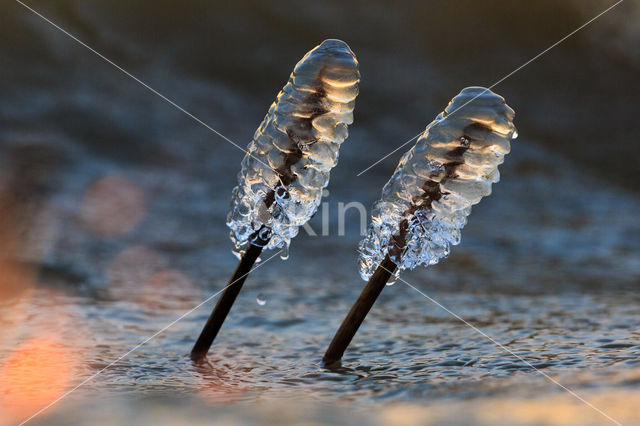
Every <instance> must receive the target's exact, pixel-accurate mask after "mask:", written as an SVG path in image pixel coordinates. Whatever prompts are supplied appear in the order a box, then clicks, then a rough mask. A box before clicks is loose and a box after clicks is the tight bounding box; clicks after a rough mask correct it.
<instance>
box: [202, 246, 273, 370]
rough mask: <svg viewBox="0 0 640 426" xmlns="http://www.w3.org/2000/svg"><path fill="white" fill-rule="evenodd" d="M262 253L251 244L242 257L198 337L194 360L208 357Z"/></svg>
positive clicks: (260, 249)
mask: <svg viewBox="0 0 640 426" xmlns="http://www.w3.org/2000/svg"><path fill="white" fill-rule="evenodd" d="M261 252H262V247H261V246H257V245H253V244H250V245H249V248H247V251H246V252H245V253H244V254H243V255H242V258H241V259H240V263H238V266H237V267H236V270H235V272H234V273H233V276H232V277H231V279H230V280H229V284H228V285H227V288H226V289H225V290H224V292H223V293H222V296H221V297H220V299H219V300H218V303H217V304H216V307H215V308H214V309H213V312H211V315H210V316H209V319H208V320H207V323H206V324H205V326H204V328H203V329H202V332H200V337H198V340H197V341H196V344H195V345H193V349H192V350H191V359H192V360H194V361H199V360H202V359H203V358H204V357H206V356H207V352H208V351H209V348H210V347H211V345H212V344H213V341H214V339H215V338H216V335H217V334H218V331H220V327H222V323H223V322H224V320H225V318H227V315H228V314H229V311H230V310H231V306H233V302H235V300H236V297H238V293H240V290H242V285H243V284H244V281H245V280H246V279H247V276H248V275H249V272H251V268H252V267H253V264H254V263H255V262H256V260H257V259H258V256H260V253H261Z"/></svg>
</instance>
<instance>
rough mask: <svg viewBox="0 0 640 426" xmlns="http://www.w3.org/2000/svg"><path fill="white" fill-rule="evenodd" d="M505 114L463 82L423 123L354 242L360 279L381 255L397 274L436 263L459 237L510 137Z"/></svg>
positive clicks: (503, 107) (497, 101)
mask: <svg viewBox="0 0 640 426" xmlns="http://www.w3.org/2000/svg"><path fill="white" fill-rule="evenodd" d="M474 98H475V99H474ZM472 99H473V100H472ZM467 102H468V104H467ZM465 104H466V105H465ZM513 117H514V111H513V110H512V109H511V108H509V106H507V104H506V103H505V100H504V99H503V98H502V97H501V96H499V95H497V94H495V93H493V92H491V91H490V90H488V89H484V88H482V87H467V88H465V89H463V90H462V91H461V92H460V93H459V94H458V95H457V96H456V97H455V98H453V99H452V100H451V102H450V103H449V105H448V106H447V107H446V109H445V110H444V111H443V112H442V113H440V114H439V115H438V116H437V117H436V119H435V120H434V121H433V122H432V123H431V124H429V125H428V126H427V128H426V130H425V131H424V132H423V133H422V135H421V136H420V137H419V138H418V140H417V141H416V144H415V145H414V146H413V147H412V148H411V149H410V150H409V151H408V152H407V153H406V154H405V155H404V156H403V157H402V159H401V160H400V163H399V164H398V167H397V168H396V170H395V172H394V173H393V175H392V176H391V179H390V180H389V182H387V184H386V185H385V186H384V188H383V190H382V198H381V199H380V200H379V201H377V202H376V203H375V204H374V206H373V210H372V223H371V224H370V226H369V229H368V232H367V235H366V236H365V238H364V239H363V240H362V241H361V242H360V248H359V251H360V258H359V267H360V276H361V277H362V278H363V279H364V280H368V279H369V277H370V276H371V275H372V274H373V272H374V271H375V269H376V268H377V267H378V265H379V264H380V263H381V262H382V260H383V259H384V258H385V257H386V256H387V255H389V257H390V259H391V260H392V261H393V262H394V263H395V264H396V265H398V268H397V270H396V271H395V277H397V276H398V274H399V273H400V272H401V271H402V270H404V269H413V268H415V267H416V266H418V265H432V264H435V263H437V262H438V261H439V260H440V259H441V258H443V257H446V256H448V255H449V251H450V247H451V245H456V244H459V243H460V230H461V229H462V228H463V227H464V225H465V224H466V223H467V216H468V215H469V214H470V213H471V206H472V205H474V204H477V203H478V202H480V199H481V198H482V197H484V196H487V195H489V194H491V184H492V183H496V182H498V180H499V179H500V174H499V172H498V165H499V164H502V162H503V161H504V156H505V155H506V154H508V153H509V150H510V142H511V140H512V139H515V138H516V137H517V133H516V129H515V127H514V125H513Z"/></svg>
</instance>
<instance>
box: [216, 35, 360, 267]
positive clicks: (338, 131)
mask: <svg viewBox="0 0 640 426" xmlns="http://www.w3.org/2000/svg"><path fill="white" fill-rule="evenodd" d="M359 81H360V72H359V71H358V61H357V60H356V57H355V55H354V54H353V52H352V51H351V49H350V48H349V46H348V45H347V44H346V43H344V42H342V41H340V40H325V41H324V42H323V43H322V44H321V45H320V46H317V47H315V48H314V49H313V50H311V51H309V52H308V53H307V54H306V55H305V56H304V57H303V58H302V59H301V60H300V62H298V63H297V64H296V66H295V68H294V70H293V73H292V74H291V76H290V77H289V81H288V82H287V84H286V85H285V86H284V88H283V89H282V91H280V93H279V94H278V96H277V98H276V101H275V102H274V103H273V104H272V105H271V107H270V108H269V112H268V113H267V115H266V116H265V118H264V120H263V121H262V123H261V124H260V127H258V130H256V132H255V135H254V136H253V140H252V141H251V143H249V146H248V149H247V154H246V155H245V157H244V159H243V160H242V169H241V171H240V173H239V174H238V185H237V186H236V187H235V188H234V190H233V197H232V201H231V211H230V212H229V215H228V217H227V226H228V227H229V228H230V229H231V239H232V241H233V243H234V245H235V250H234V253H235V254H236V255H237V256H240V255H241V254H242V253H243V252H244V250H245V249H246V248H247V246H248V245H249V244H254V245H259V246H265V247H266V248H269V249H273V248H284V249H288V247H289V244H290V242H291V239H292V238H293V237H295V236H296V235H297V233H298V227H300V226H302V225H304V224H305V223H306V222H307V221H308V220H309V219H310V218H311V216H313V214H314V213H315V212H316V210H317V208H318V206H319V205H320V201H321V198H322V190H323V188H325V187H326V186H327V184H328V183H329V171H330V170H331V169H332V168H333V167H334V166H335V165H336V164H337V162H338V150H339V149H340V145H341V144H342V142H344V141H345V139H346V138H347V136H348V130H347V125H349V124H351V123H353V109H354V106H355V99H356V96H357V95H358V83H359Z"/></svg>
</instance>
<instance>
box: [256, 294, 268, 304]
mask: <svg viewBox="0 0 640 426" xmlns="http://www.w3.org/2000/svg"><path fill="white" fill-rule="evenodd" d="M256 302H257V303H258V305H260V306H264V305H266V304H267V299H266V298H265V297H264V294H262V293H260V294H258V297H256Z"/></svg>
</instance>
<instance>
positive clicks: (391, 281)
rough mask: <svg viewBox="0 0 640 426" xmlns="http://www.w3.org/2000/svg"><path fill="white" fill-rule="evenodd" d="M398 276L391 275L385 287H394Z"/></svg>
mask: <svg viewBox="0 0 640 426" xmlns="http://www.w3.org/2000/svg"><path fill="white" fill-rule="evenodd" d="M398 276H399V275H398V274H393V275H391V278H389V281H387V286H389V287H390V286H392V285H394V284H395V283H396V282H397V281H398Z"/></svg>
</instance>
